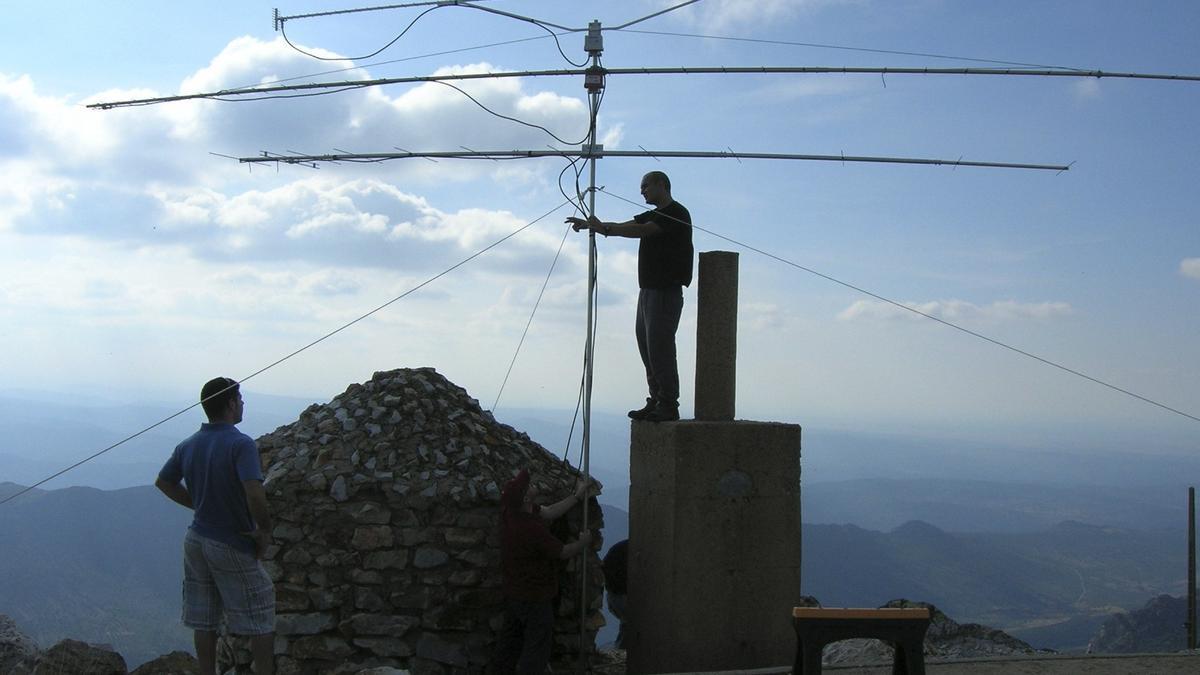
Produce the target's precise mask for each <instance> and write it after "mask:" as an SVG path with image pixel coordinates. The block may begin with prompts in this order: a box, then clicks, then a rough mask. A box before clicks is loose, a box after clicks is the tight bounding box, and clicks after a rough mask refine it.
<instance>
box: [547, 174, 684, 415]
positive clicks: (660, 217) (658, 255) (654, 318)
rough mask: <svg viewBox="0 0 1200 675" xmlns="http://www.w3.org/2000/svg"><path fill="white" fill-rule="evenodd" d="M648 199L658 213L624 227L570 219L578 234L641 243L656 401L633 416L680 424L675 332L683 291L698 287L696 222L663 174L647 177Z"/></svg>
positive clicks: (649, 379) (642, 334)
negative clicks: (584, 231)
mask: <svg viewBox="0 0 1200 675" xmlns="http://www.w3.org/2000/svg"><path fill="white" fill-rule="evenodd" d="M642 198H643V199H645V200H646V203H647V204H651V205H652V206H654V207H655V208H654V209H653V210H651V211H646V212H644V213H639V214H638V215H636V216H634V217H633V220H628V221H625V222H623V223H606V222H603V221H601V220H600V219H599V218H597V217H596V216H595V214H593V215H592V216H591V217H589V218H588V219H587V220H584V219H582V218H567V222H568V223H571V225H572V226H573V227H574V228H575V231H576V232H578V231H579V230H582V229H584V228H587V229H589V230H592V231H593V232H597V233H599V234H602V235H604V236H606V237H607V236H610V235H612V236H617V237H628V238H631V239H638V240H640V241H639V243H638V287H639V289H640V290H639V292H638V305H637V322H636V324H635V330H636V333H637V343H638V351H639V352H641V356H642V365H644V366H645V367H646V383H647V384H648V385H649V389H650V396H649V397H647V398H646V405H645V406H644V407H642V408H640V409H638V410H630V411H629V417H630V418H631V419H635V420H647V421H650V422H666V421H670V420H677V419H679V363H678V361H677V359H676V357H675V331H676V329H678V328H679V315H680V314H681V313H682V312H683V287H684V286H687V285H689V284H691V283H692V257H693V253H694V251H693V249H692V216H691V214H690V213H688V210H687V209H686V208H684V206H683V204H680V203H679V202H677V201H675V200H674V199H673V198H672V197H671V179H670V178H668V177H667V174H665V173H663V172H661V171H651V172H650V173H648V174H646V175H645V176H643V177H642Z"/></svg>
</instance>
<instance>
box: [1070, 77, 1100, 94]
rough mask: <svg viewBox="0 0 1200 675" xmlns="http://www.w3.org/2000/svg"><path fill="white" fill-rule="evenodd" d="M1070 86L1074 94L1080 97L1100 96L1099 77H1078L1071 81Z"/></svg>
mask: <svg viewBox="0 0 1200 675" xmlns="http://www.w3.org/2000/svg"><path fill="white" fill-rule="evenodd" d="M1071 88H1072V89H1074V90H1075V95H1076V96H1077V97H1079V98H1082V99H1095V98H1099V97H1100V93H1101V92H1100V79H1099V78H1095V77H1084V78H1079V79H1077V80H1076V81H1074V82H1072V83H1071Z"/></svg>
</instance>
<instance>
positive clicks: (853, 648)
mask: <svg viewBox="0 0 1200 675" xmlns="http://www.w3.org/2000/svg"><path fill="white" fill-rule="evenodd" d="M884 607H928V608H929V612H930V614H931V616H932V618H931V620H930V622H929V630H928V631H926V633H925V656H927V657H931V658H939V659H970V658H981V657H988V656H1010V655H1014V654H1037V653H1047V652H1049V651H1050V650H1038V649H1034V648H1033V647H1032V646H1030V645H1029V644H1028V643H1026V642H1024V641H1022V640H1019V639H1017V638H1015V637H1013V636H1011V635H1009V634H1008V633H1005V632H1004V631H1002V630H998V629H996V628H989V627H987V626H983V625H980V624H977V623H958V622H957V621H955V620H953V619H951V618H950V617H948V616H946V614H945V613H943V612H942V611H941V610H939V609H938V608H937V607H934V606H933V605H931V604H929V603H927V602H912V601H909V600H892V601H891V602H889V603H887V604H886V605H884ZM892 655H893V649H892V646H891V645H890V644H888V643H886V642H882V641H880V640H869V639H852V640H842V641H841V642H835V643H833V644H830V645H828V646H826V647H825V651H824V653H823V654H822V655H821V662H822V663H823V664H825V665H839V666H847V665H862V664H868V663H881V662H884V663H886V662H891V660H892Z"/></svg>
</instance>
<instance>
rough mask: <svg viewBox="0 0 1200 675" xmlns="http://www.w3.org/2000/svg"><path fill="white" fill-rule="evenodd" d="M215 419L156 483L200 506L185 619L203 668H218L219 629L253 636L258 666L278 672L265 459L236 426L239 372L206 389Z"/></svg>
mask: <svg viewBox="0 0 1200 675" xmlns="http://www.w3.org/2000/svg"><path fill="white" fill-rule="evenodd" d="M200 402H201V405H202V406H203V407H204V412H205V414H206V415H207V416H208V423H206V424H202V425H200V430H199V431H197V432H196V433H195V434H193V435H192V436H191V437H190V438H188V439H187V440H185V441H184V442H182V443H180V444H179V445H178V446H176V447H175V451H174V452H173V453H171V458H170V459H168V460H167V463H166V464H164V465H163V468H162V470H161V471H160V472H159V474H158V480H156V481H155V482H154V485H155V487H157V488H158V489H159V490H161V491H162V492H163V494H165V495H166V496H167V497H169V498H170V499H171V500H172V501H174V502H176V503H178V504H181V505H183V506H186V507H187V508H189V509H192V510H193V511H195V516H194V517H193V519H192V524H191V526H190V527H188V531H187V535H186V536H185V537H184V540H183V623H184V625H185V626H187V627H188V628H191V629H192V630H193V638H194V641H195V645H196V659H197V660H198V661H199V665H200V673H201V674H202V675H214V674H215V673H216V671H217V666H216V647H217V632H218V630H219V628H220V626H221V620H222V618H224V621H225V625H226V627H227V629H228V632H229V633H231V634H234V635H246V636H249V637H250V643H251V651H252V652H253V654H254V672H255V673H258V674H259V675H262V674H264V673H268V674H269V673H274V672H275V664H274V654H273V646H274V642H275V587H274V585H273V584H272V583H271V578H270V577H269V576H268V575H267V572H266V570H265V569H263V566H262V563H261V562H259V561H260V560H262V557H263V554H264V552H265V551H266V549H267V546H268V545H270V543H271V536H270V532H271V514H270V512H269V511H268V510H267V495H266V491H265V490H264V489H263V475H262V464H261V462H262V460H261V459H260V458H259V455H258V448H257V446H255V444H254V441H253V439H251V438H250V437H249V436H247V435H245V434H243V433H242V432H240V431H238V430H237V427H236V426H234V425H235V424H237V423H239V422H241V421H242V412H243V410H244V403H243V401H242V394H241V392H240V391H239V385H238V383H237V381H236V380H232V379H230V378H227V377H218V378H216V379H213V380H209V381H208V382H207V383H205V385H204V387H203V388H202V389H201V390H200Z"/></svg>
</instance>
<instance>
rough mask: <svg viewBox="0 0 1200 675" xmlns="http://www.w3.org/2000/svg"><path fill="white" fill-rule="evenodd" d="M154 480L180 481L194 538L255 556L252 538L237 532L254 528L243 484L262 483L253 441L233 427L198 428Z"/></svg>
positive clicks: (260, 467) (202, 426)
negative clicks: (189, 508)
mask: <svg viewBox="0 0 1200 675" xmlns="http://www.w3.org/2000/svg"><path fill="white" fill-rule="evenodd" d="M158 477H159V478H161V479H162V480H164V481H166V482H168V483H176V484H177V483H179V482H180V481H181V480H182V481H183V483H184V486H185V487H187V491H188V494H189V495H191V497H192V507H193V509H194V511H195V515H194V517H193V518H192V524H191V529H192V530H193V531H195V533H196V534H198V535H200V536H202V537H207V538H209V539H214V540H216V541H219V542H223V543H225V544H229V545H230V546H234V547H236V548H238V549H240V550H242V551H245V552H247V553H250V554H253V553H254V540H252V539H250V538H249V537H247V536H245V535H244V534H242V533H243V532H250V531H253V530H254V518H252V517H251V516H250V507H249V506H248V505H247V504H246V491H245V488H243V487H242V481H246V480H262V479H263V475H262V460H261V459H260V458H259V456H258V447H257V446H256V445H255V444H254V439H252V438H250V437H249V436H247V435H246V434H243V433H242V432H240V431H238V430H237V427H235V426H234V425H232V424H225V423H221V424H212V423H205V424H202V425H200V430H199V431H197V432H196V433H194V434H192V436H191V437H189V438H188V439H187V440H185V441H184V442H182V443H180V444H179V445H177V446H175V451H174V452H173V453H171V458H170V459H168V460H167V463H166V464H164V465H163V468H162V470H161V471H159V472H158Z"/></svg>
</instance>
